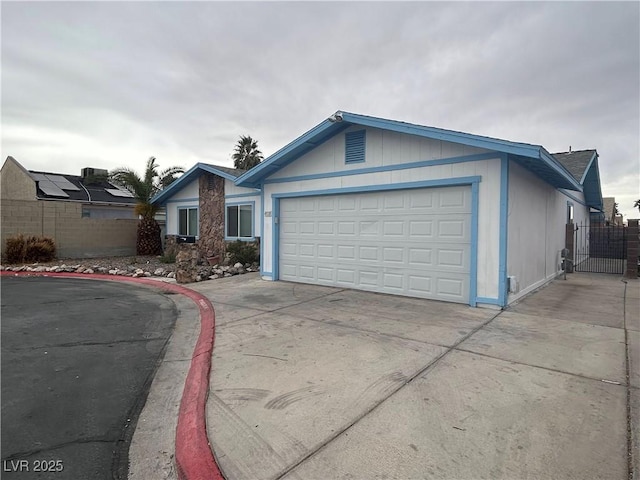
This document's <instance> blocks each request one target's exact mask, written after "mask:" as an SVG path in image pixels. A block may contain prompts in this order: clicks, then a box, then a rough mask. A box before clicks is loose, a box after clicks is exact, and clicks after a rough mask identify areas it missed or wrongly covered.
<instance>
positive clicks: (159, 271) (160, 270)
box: [153, 268, 164, 277]
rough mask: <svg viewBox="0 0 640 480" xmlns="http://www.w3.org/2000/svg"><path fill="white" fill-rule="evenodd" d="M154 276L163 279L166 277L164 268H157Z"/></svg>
mask: <svg viewBox="0 0 640 480" xmlns="http://www.w3.org/2000/svg"><path fill="white" fill-rule="evenodd" d="M153 274H154V275H155V276H156V277H162V276H164V268H157V269H156V271H155V272H153Z"/></svg>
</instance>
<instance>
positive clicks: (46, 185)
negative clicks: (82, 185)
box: [38, 180, 69, 198]
mask: <svg viewBox="0 0 640 480" xmlns="http://www.w3.org/2000/svg"><path fill="white" fill-rule="evenodd" d="M38 187H39V188H40V190H42V191H43V192H44V193H45V194H46V195H49V196H52V197H63V198H68V197H69V195H67V194H66V193H65V192H63V191H62V189H61V188H60V187H58V186H57V185H56V184H55V183H53V182H50V181H48V180H41V181H39V182H38Z"/></svg>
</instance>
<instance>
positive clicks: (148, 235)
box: [109, 157, 184, 255]
mask: <svg viewBox="0 0 640 480" xmlns="http://www.w3.org/2000/svg"><path fill="white" fill-rule="evenodd" d="M183 172H184V169H183V168H181V167H169V168H167V169H165V170H163V171H161V172H158V165H157V164H156V157H149V160H147V166H146V168H145V172H144V177H140V176H138V174H137V173H136V172H134V171H133V170H132V169H130V168H128V167H122V168H117V169H115V170H113V171H112V172H111V173H110V174H109V179H110V180H111V181H113V182H114V183H117V184H119V185H121V186H122V187H124V188H126V189H127V190H129V191H130V192H131V193H132V194H133V196H134V197H135V199H136V200H137V201H138V203H137V204H136V208H135V213H136V215H140V216H141V217H142V218H141V219H140V223H139V224H138V235H137V241H136V253H137V254H138V255H161V254H162V239H161V238H160V225H158V222H156V219H155V215H156V212H157V211H158V205H154V204H152V203H151V199H152V198H153V197H154V196H155V194H156V193H158V192H159V191H160V190H162V189H163V188H166V187H168V186H169V185H171V183H172V182H173V181H174V180H176V175H178V174H180V173H183Z"/></svg>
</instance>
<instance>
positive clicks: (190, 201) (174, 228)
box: [165, 178, 199, 235]
mask: <svg viewBox="0 0 640 480" xmlns="http://www.w3.org/2000/svg"><path fill="white" fill-rule="evenodd" d="M198 195H199V190H198V179H197V178H196V179H195V180H193V181H192V182H190V183H189V184H187V185H186V186H185V187H184V188H182V189H181V190H180V191H179V192H176V194H175V195H173V196H172V197H171V198H170V199H169V201H168V202H167V203H166V205H165V207H166V209H167V226H166V228H167V230H166V234H167V235H177V234H178V208H184V207H198V203H199V202H198Z"/></svg>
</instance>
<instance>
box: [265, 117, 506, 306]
mask: <svg viewBox="0 0 640 480" xmlns="http://www.w3.org/2000/svg"><path fill="white" fill-rule="evenodd" d="M351 130H360V128H352V129H348V130H346V131H347V132H348V131H351ZM366 130H367V135H366V162H365V163H358V164H355V165H345V163H344V133H341V134H338V135H337V136H336V137H334V138H332V139H330V140H328V141H327V142H325V143H323V144H322V145H320V146H319V147H317V148H316V149H314V150H312V151H310V152H309V153H307V154H306V155H304V156H303V157H301V158H299V159H298V160H296V161H295V162H293V163H291V164H289V165H287V166H286V167H284V168H282V169H281V170H279V171H278V172H277V173H276V174H274V175H273V176H271V177H269V178H268V179H267V181H273V180H274V179H283V178H287V177H298V176H302V175H310V174H316V175H320V176H321V174H324V173H333V172H336V171H338V172H344V171H348V170H352V169H358V170H359V169H367V168H371V167H385V166H388V165H398V164H410V163H414V162H423V161H425V160H438V159H444V158H453V157H459V156H465V155H473V154H480V153H487V151H486V150H482V149H475V148H472V147H467V146H463V145H457V144H452V143H447V142H442V141H439V140H430V139H425V138H422V137H416V136H412V135H406V134H398V133H394V132H388V131H383V130H378V129H370V128H368V129H366ZM500 164H501V160H500V158H499V155H498V154H496V156H495V158H489V159H485V160H478V161H472V162H464V163H452V164H444V165H434V166H429V165H420V166H416V167H415V168H407V169H402V170H393V171H378V172H372V173H362V174H357V175H345V176H337V177H329V178H313V179H307V180H305V179H301V180H296V181H289V182H282V183H266V184H265V186H264V202H265V207H264V210H265V212H266V213H267V215H269V214H271V212H272V210H273V202H272V195H273V194H276V193H290V192H310V191H322V190H328V189H339V188H347V187H365V186H366V187H369V186H375V185H387V184H398V183H405V182H407V183H408V182H417V181H424V180H439V179H448V178H453V177H469V176H481V177H482V181H481V182H480V185H479V202H478V207H479V208H478V211H479V215H478V252H477V253H478V279H477V295H478V296H479V297H488V298H497V297H498V263H499V262H498V256H499V225H500V208H499V207H500ZM272 227H273V217H271V216H266V217H265V218H264V232H263V242H262V245H263V250H262V269H263V272H264V277H265V278H270V275H271V272H273V258H272V246H273V242H272V240H273V238H272V237H273V228H272Z"/></svg>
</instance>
